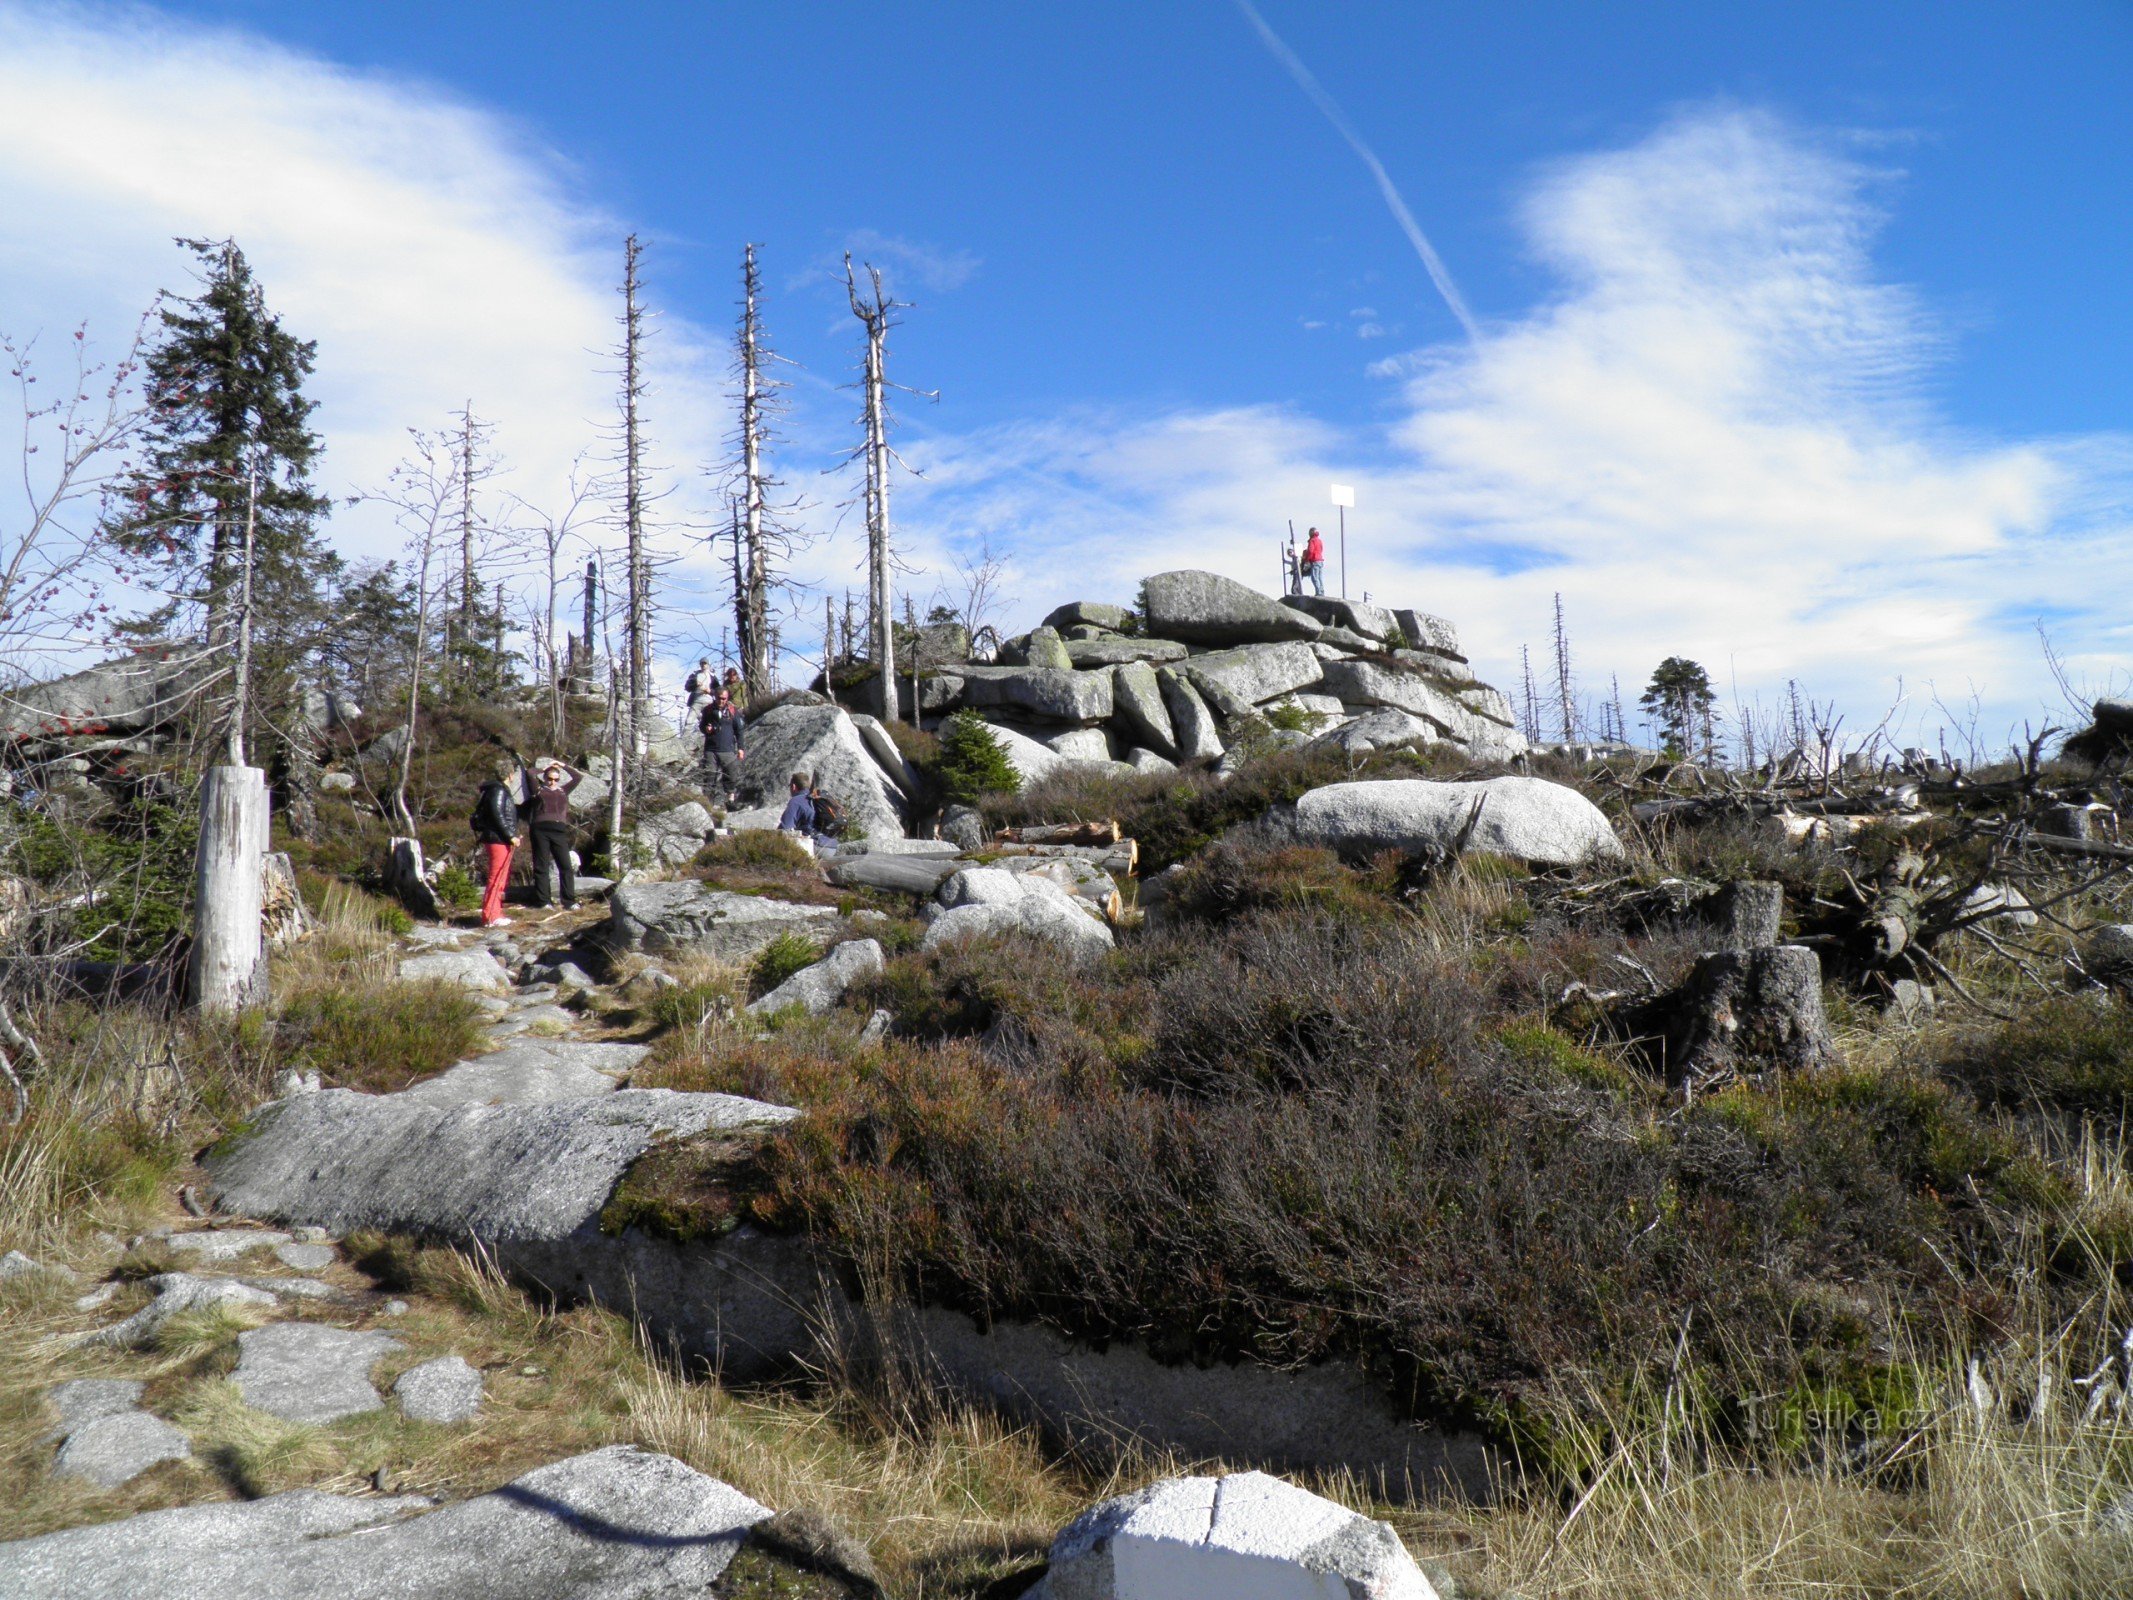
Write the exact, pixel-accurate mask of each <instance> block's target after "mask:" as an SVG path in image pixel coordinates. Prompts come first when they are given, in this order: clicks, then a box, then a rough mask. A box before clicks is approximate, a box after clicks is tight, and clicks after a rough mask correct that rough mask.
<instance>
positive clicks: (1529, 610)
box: [926, 110, 2133, 727]
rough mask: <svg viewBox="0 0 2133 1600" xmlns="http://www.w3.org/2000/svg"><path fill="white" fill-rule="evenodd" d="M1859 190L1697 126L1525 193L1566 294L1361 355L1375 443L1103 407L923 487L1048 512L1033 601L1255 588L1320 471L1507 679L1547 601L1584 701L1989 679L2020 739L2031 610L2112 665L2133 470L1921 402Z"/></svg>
mask: <svg viewBox="0 0 2133 1600" xmlns="http://www.w3.org/2000/svg"><path fill="white" fill-rule="evenodd" d="M1874 182H1875V175H1874V174H1872V173H1869V172H1867V171H1865V170H1863V169H1862V168H1860V167H1858V166H1857V165H1855V164H1853V163H1852V162H1851V161H1849V160H1847V159H1846V158H1844V157H1843V156H1842V155H1840V154H1838V153H1836V152H1835V151H1833V150H1831V149H1828V148H1825V147H1823V146H1822V145H1820V144H1818V143H1817V142H1815V141H1814V140H1812V139H1809V138H1807V137H1804V136H1802V135H1801V134H1799V133H1797V132H1795V131H1793V130H1790V129H1788V128H1787V127H1785V126H1783V125H1782V124H1780V123H1778V122H1776V121H1775V120H1773V119H1771V118H1768V117H1766V116H1761V115H1758V114H1755V113H1752V112H1745V111H1738V110H1719V111H1713V112H1707V113H1703V114H1698V115H1691V116H1686V117H1683V118H1681V119H1680V120H1678V121H1676V122H1674V123H1672V124H1670V125H1668V126H1667V127H1665V128H1663V129H1661V130H1660V131H1658V132H1657V133H1655V134H1654V135H1653V136H1652V137H1650V138H1649V139H1647V140H1645V141H1644V142H1642V143H1640V144H1638V145H1636V146H1634V147H1632V148H1629V149H1626V150H1621V151H1615V152H1609V153H1604V154H1599V155H1592V156H1586V157H1581V158H1577V159H1574V160H1570V161H1566V162H1564V163H1563V164H1561V165H1560V166H1559V167H1557V168H1555V169H1554V170H1553V171H1551V172H1549V173H1548V174H1546V175H1545V176H1544V177H1543V178H1542V179H1541V180H1540V181H1539V182H1538V183H1537V184H1536V185H1535V186H1534V188H1533V190H1532V192H1531V194H1530V195H1529V197H1528V199H1527V202H1526V204H1525V207H1524V212H1523V216H1524V222H1525V226H1526V230H1527V233H1528V236H1529V237H1530V239H1531V240H1532V243H1533V247H1534V249H1535V251H1536V253H1537V254H1538V255H1539V256H1540V258H1541V259H1542V261H1544V262H1545V263H1546V264H1547V265H1548V266H1549V267H1550V268H1552V269H1553V271H1554V272H1555V274H1556V275H1557V277H1558V280H1559V282H1560V285H1561V287H1560V290H1559V292H1558V293H1557V294H1556V296H1555V297H1554V298H1553V299H1551V300H1549V301H1548V302H1546V303H1544V304H1542V305H1540V306H1538V307H1536V308H1535V309H1533V310H1532V311H1531V312H1529V313H1528V314H1527V315H1525V316H1523V317H1519V318H1513V319H1508V320H1503V321H1499V322H1498V323H1496V324H1495V325H1493V326H1491V327H1489V328H1487V329H1485V330H1484V331H1483V333H1482V335H1481V337H1480V338H1479V339H1478V340H1477V341H1476V342H1475V343H1473V344H1472V345H1471V346H1469V345H1465V344H1458V345H1446V346H1438V347H1433V348H1430V349H1427V350H1423V351H1417V352H1410V353H1408V354H1407V355H1406V356H1404V357H1395V358H1389V359H1387V360H1384V361H1379V362H1375V363H1373V364H1372V365H1371V368H1370V371H1371V372H1372V374H1374V375H1378V376H1384V377H1390V378H1396V379H1398V380H1399V381H1401V382H1402V383H1403V384H1404V391H1403V392H1404V397H1405V402H1406V404H1405V407H1404V414H1403V415H1402V417H1401V419H1400V420H1399V421H1398V423H1397V424H1396V425H1395V426H1393V427H1392V428H1391V429H1390V430H1389V431H1388V433H1387V434H1386V435H1385V436H1383V437H1377V438H1364V437H1353V436H1350V437H1341V436H1336V435H1334V434H1332V433H1331V432H1330V430H1328V429H1326V428H1325V427H1323V426H1320V425H1317V424H1314V423H1312V422H1311V421H1310V420H1309V419H1306V418H1303V417H1300V416H1297V415H1295V414H1293V413H1289V412H1286V411H1281V410H1275V409H1259V410H1251V411H1237V412H1227V413H1223V414H1220V415H1218V416H1213V417H1204V416H1203V417H1194V416H1187V415H1173V416H1166V417H1157V418H1133V419H1126V420H1123V421H1121V420H1117V419H1091V420H1088V421H1086V422H1084V423H1083V424H1082V425H1080V426H1077V427H1073V428H1070V429H1052V430H1028V429H1024V430H1003V431H1002V432H1000V433H998V434H995V435H993V436H989V437H987V438H985V439H983V440H972V441H964V442H963V444H962V445H961V446H959V447H957V450H956V451H950V452H949V453H948V459H949V460H950V461H951V462H953V463H954V470H952V471H951V472H950V473H948V474H947V475H946V476H945V479H944V481H943V483H942V484H940V485H938V486H937V492H938V494H939V496H940V497H941V498H944V499H945V498H952V497H957V496H964V495H968V496H971V497H972V498H974V499H976V500H977V502H978V503H980V504H983V505H985V506H986V507H987V509H988V512H989V513H991V514H993V515H995V516H1006V517H1009V518H1017V517H1019V518H1022V519H1024V520H1026V521H1027V523H1028V524H1029V525H1031V526H1032V527H1033V528H1035V527H1038V526H1043V525H1044V524H1046V523H1047V522H1048V523H1049V525H1050V531H1049V536H1048V540H1047V546H1048V550H1049V552H1050V554H1049V556H1047V554H1046V553H1045V550H1044V549H1043V548H1040V549H1035V550H1031V551H1029V552H1026V554H1025V560H1026V561H1027V562H1028V563H1029V564H1030V566H1031V567H1032V569H1033V570H1031V571H1030V573H1029V576H1028V577H1027V579H1026V580H1025V588H1026V589H1027V590H1029V591H1030V592H1032V593H1033V594H1064V593H1065V592H1067V591H1068V590H1078V589H1081V588H1084V587H1089V586H1091V579H1090V577H1089V574H1091V573H1117V574H1120V575H1121V577H1122V575H1123V574H1124V573H1126V572H1129V571H1130V572H1134V573H1138V572H1143V571H1147V570H1150V569H1151V568H1153V567H1154V566H1156V565H1157V563H1158V562H1159V561H1162V560H1172V561H1177V562H1189V563H1191V564H1193V565H1203V566H1213V567H1217V568H1220V569H1221V570H1225V571H1228V572H1230V573H1232V574H1233V575H1234V576H1237V577H1240V578H1244V579H1247V580H1253V581H1258V582H1260V583H1262V584H1264V583H1266V582H1267V581H1268V572H1269V570H1270V569H1271V565H1272V562H1271V551H1272V549H1273V544H1274V540H1275V538H1276V536H1277V534H1278V532H1280V531H1281V530H1282V529H1283V528H1284V526H1285V523H1286V519H1287V518H1288V517H1289V516H1290V515H1291V514H1292V513H1293V514H1295V515H1296V516H1297V518H1298V521H1299V522H1301V521H1303V520H1306V519H1313V520H1322V519H1323V518H1324V516H1325V514H1326V512H1325V507H1326V501H1327V490H1326V485H1327V482H1328V481H1329V480H1332V479H1336V478H1337V479H1339V480H1341V481H1344V482H1352V483H1354V484H1356V485H1357V486H1358V508H1357V510H1356V511H1355V512H1354V513H1353V514H1352V515H1351V518H1350V522H1351V530H1352V531H1351V538H1350V571H1351V580H1350V582H1351V587H1352V588H1353V589H1356V590H1358V591H1360V590H1362V589H1368V590H1369V591H1370V592H1371V593H1372V594H1373V595H1374V596H1376V597H1379V598H1388V599H1393V600H1395V601H1397V602H1398V603H1403V604H1405V603H1412V604H1417V605H1419V606H1421V607H1423V608H1424V609H1429V610H1435V611H1439V612H1442V613H1444V614H1446V615H1449V616H1451V617H1452V618H1454V619H1455V620H1457V621H1458V622H1460V623H1461V624H1462V625H1463V627H1464V629H1465V632H1466V635H1467V637H1468V639H1469V642H1470V648H1471V649H1472V650H1473V651H1474V653H1475V654H1476V655H1477V657H1478V658H1479V660H1480V661H1481V662H1482V664H1483V665H1484V666H1485V667H1486V668H1487V669H1488V670H1489V671H1490V672H1492V673H1493V674H1494V675H1495V676H1496V677H1497V679H1498V681H1509V680H1510V679H1511V678H1512V677H1513V676H1514V665H1515V662H1516V659H1517V650H1518V646H1519V644H1520V643H1521V642H1524V641H1532V642H1534V643H1535V644H1538V643H1539V642H1540V640H1541V639H1542V638H1543V637H1544V636H1545V633H1546V629H1547V626H1548V623H1549V619H1550V616H1551V597H1552V595H1553V594H1554V593H1555V592H1557V591H1560V592H1561V593H1562V594H1563V595H1564V596H1565V603H1566V606H1567V608H1568V612H1569V619H1570V623H1571V628H1572V634H1573V643H1574V646H1575V649H1576V653H1577V657H1578V661H1579V665H1580V667H1581V668H1582V670H1583V674H1584V677H1585V681H1586V683H1587V684H1589V685H1593V686H1595V687H1604V685H1605V682H1606V675H1607V673H1608V672H1610V671H1613V672H1618V673H1619V674H1620V676H1621V678H1622V680H1623V682H1624V684H1625V685H1626V686H1628V689H1627V692H1628V693H1629V695H1630V697H1631V698H1634V693H1635V688H1636V687H1637V686H1641V684H1642V682H1643V681H1644V678H1645V675H1646V674H1648V673H1649V671H1650V669H1651V667H1652V666H1653V665H1654V664H1655V663H1656V662H1657V661H1658V659H1659V658H1660V657H1661V656H1663V655H1667V654H1673V653H1683V654H1688V655H1692V656H1695V657H1698V658H1699V659H1702V660H1703V661H1705V662H1706V664H1707V665H1709V667H1710V668H1711V670H1712V673H1713V676H1714V677H1715V678H1717V679H1718V680H1719V681H1721V682H1728V681H1732V682H1737V683H1738V684H1739V685H1740V686H1741V688H1742V690H1743V692H1744V693H1749V694H1755V693H1762V694H1771V693H1776V692H1780V691H1782V688H1783V686H1784V684H1785V682H1786V681H1787V680H1788V679H1792V678H1797V679H1799V680H1801V681H1802V683H1803V684H1804V685H1805V686H1806V687H1807V688H1808V689H1810V690H1812V691H1813V692H1815V693H1817V694H1819V695H1831V694H1834V695H1836V696H1837V697H1839V698H1840V699H1841V700H1842V701H1843V702H1844V703H1845V704H1846V705H1847V707H1848V708H1849V709H1850V711H1851V715H1852V720H1853V724H1854V726H1856V725H1857V724H1858V722H1859V720H1860V718H1861V717H1862V716H1866V714H1867V713H1868V712H1869V711H1870V710H1871V711H1872V713H1873V716H1878V715H1879V711H1880V709H1881V708H1882V707H1883V706H1885V705H1886V704H1887V703H1888V702H1889V701H1890V700H1891V699H1892V698H1893V697H1894V696H1895V694H1896V686H1897V683H1898V681H1899V679H1900V680H1902V682H1903V683H1904V684H1905V685H1906V687H1907V689H1908V690H1909V691H1910V692H1912V693H1913V694H1914V696H1918V697H1923V699H1926V700H1929V699H1930V696H1925V695H1924V687H1923V686H1924V685H1925V684H1926V683H1927V682H1928V681H1930V682H1931V683H1933V684H1934V685H1936V686H1937V687H1938V689H1939V690H1940V692H1941V693H1942V694H1943V695H1946V696H1949V697H1951V698H1953V697H1962V696H1967V695H1968V693H1969V692H1970V690H1971V688H1972V686H1977V687H1978V689H1979V691H1980V693H1981V694H1982V697H1983V699H1984V701H1985V705H1986V716H1987V724H1988V727H1990V726H1991V724H1992V723H1993V720H1994V719H1995V718H1998V719H2002V720H2003V721H2011V720H2013V719H2015V718H2017V717H2019V716H2020V715H2022V714H2024V712H2025V711H2027V710H2029V709H2031V708H2034V707H2035V706H2037V705H2038V704H2039V703H2040V702H2041V701H2042V700H2044V699H2045V698H2047V697H2048V696H2049V693H2050V686H2049V683H2048V680H2047V679H2046V675H2045V671H2044V667H2043V663H2042V660H2041V658H2040V655H2039V652H2038V649H2037V644H2036V639H2035V635H2034V631H2033V622H2034V619H2035V618H2036V617H2037V616H2039V615H2047V616H2049V617H2050V618H2051V619H2052V623H2053V627H2054V631H2055V634H2056V635H2057V637H2058V639H2059V642H2060V643H2061V645H2062V646H2063V647H2065V648H2066V649H2067V652H2068V654H2069V656H2070V657H2071V658H2072V659H2073V661H2074V662H2075V663H2076V665H2077V666H2079V667H2083V668H2086V669H2088V670H2090V671H2091V672H2101V671H2103V670H2105V669H2107V668H2108V666H2109V664H2110V661H2111V659H2112V657H2111V655H2110V652H2111V651H2112V650H2114V649H2119V648H2122V646H2123V643H2124V640H2125V637H2126V628H2125V625H2124V624H2123V622H2122V621H2120V620H2119V619H2122V618H2123V617H2124V615H2125V614H2126V609H2127V606H2126V602H2127V600H2128V599H2129V598H2133V595H2129V593H2128V591H2129V589H2133V579H2129V575H2128V574H2127V573H2126V571H2125V568H2124V564H2123V562H2122V560H2119V561H2112V560H2109V559H2105V558H2104V552H2105V551H2107V550H2108V549H2109V548H2111V546H2112V543H2113V541H2122V539H2123V536H2124V532H2125V528H2124V520H2125V519H2124V517H2123V513H2122V511H2121V510H2119V509H2117V508H2119V507H2121V506H2122V504H2123V496H2122V495H2114V494H2112V493H2110V492H2109V486H2110V485H2111V484H2112V483H2122V482H2123V480H2124V475H2125V471H2126V469H2127V467H2128V465H2129V463H2133V450H2129V449H2128V448H2127V446H2126V444H2125V442H2124V441H2120V440H2111V439H2099V440H2090V441H2031V442H2011V443H1993V442H1987V441H1977V440H1973V439H1970V438H1967V437H1965V436H1963V435H1962V434H1960V433H1959V432H1958V431H1957V430H1956V429H1955V428H1953V427H1952V426H1951V425H1949V424H1947V423H1946V422H1945V421H1943V420H1942V419H1941V418H1940V417H1939V416H1938V415H1937V414H1936V412H1935V409H1934V407H1933V405H1932V403H1931V400H1930V395H1929V393H1928V391H1927V388H1926V386H1925V381H1924V380H1925V378H1926V375H1927V374H1928V373H1929V371H1930V369H1931V365H1932V363H1933V362H1934V361H1935V360H1936V359H1937V358H1939V357H1941V356H1942V355H1943V354H1944V353H1945V352H1944V345H1943V341H1942V339H1941V337H1940V335H1939V333H1938V331H1937V329H1936V328H1935V327H1934V325H1933V323H1932V320H1931V319H1930V317H1929V316H1928V315H1927V313H1926V312H1925V310H1924V309H1923V307H1922V306H1921V304H1920V303H1919V301H1918V299H1917V297H1916V296H1915V295H1913V294H1911V293H1909V292H1908V291H1906V290H1905V289H1903V288H1902V287H1901V286H1897V285H1893V284H1890V283H1888V282H1886V281H1884V280H1883V279H1882V278H1881V277H1879V276H1878V275H1877V273H1876V272H1875V269H1874V264H1873V262H1872V260H1871V256H1870V252H1869V247H1870V244H1871V241H1872V236H1873V232H1874V229H1875V227H1876V225H1877V223H1878V220H1879V219H1878V215H1877V213H1876V211H1875V210H1874V209H1873V207H1872V206H1871V205H1870V204H1869V203H1868V200H1867V195H1868V193H1869V190H1870V188H1871V186H1872V185H1873V183H1874ZM1358 314H1360V313H1358ZM1358 331H1360V330H1358ZM944 448H945V447H944ZM981 461H982V462H983V464H982V465H981ZM1016 479H1028V480H1031V482H1032V483H1033V484H1042V485H1044V486H1045V488H1044V489H1041V490H1035V491H1034V493H1035V494H1036V495H1037V496H1038V500H1037V502H1036V503H1031V498H1030V497H1031V495H1032V493H1033V490H1032V489H1030V488H1024V489H1021V490H1019V491H1018V490H1017V489H1015V488H1014V487H1013V486H1012V485H1013V482H1014V480H1016ZM1055 483H1057V484H1063V485H1066V486H1070V488H1071V493H1068V494H1066V495H1064V496H1062V497H1061V498H1060V500H1059V502H1058V503H1057V505H1056V507H1055V506H1053V505H1051V504H1049V503H1046V502H1044V501H1043V499H1042V496H1043V494H1044V493H1045V491H1046V490H1049V489H1050V487H1051V486H1052V485H1053V484H1055ZM926 509H927V511H928V512H929V514H930V513H934V512H935V502H934V501H932V500H929V501H928V502H927V503H926ZM942 510H943V512H945V508H942ZM948 526H951V527H952V523H951V524H948ZM2118 547H2119V548H2120V549H2121V550H2122V548H2123V546H2122V543H2121V544H2119V546H2118ZM1040 564H1041V570H1038V569H1039V567H1040ZM1098 587H1103V586H1102V585H1098ZM1125 587H1129V585H1127V584H1125V583H1123V582H1121V581H1114V582H1112V583H1111V584H1110V585H1109V586H1108V592H1109V594H1110V595H1111V597H1114V598H1115V597H1116V596H1117V594H1118V593H1119V592H1120V591H1121V590H1122V588H1125ZM2118 659H2119V660H2122V659H2123V657H2122V656H2121V657H2119V658H2118ZM1928 714H1929V713H1928V712H1924V711H1922V712H1920V713H1919V715H1920V716H1925V715H1928ZM1867 720H1869V721H1871V720H1873V717H1868V719H1867Z"/></svg>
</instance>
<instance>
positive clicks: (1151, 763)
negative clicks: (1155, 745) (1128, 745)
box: [1126, 745, 1178, 773]
mask: <svg viewBox="0 0 2133 1600" xmlns="http://www.w3.org/2000/svg"><path fill="white" fill-rule="evenodd" d="M1126 765H1127V766H1129V767H1131V768H1132V769H1133V770H1134V771H1135V772H1156V773H1162V772H1175V771H1177V770H1178V764H1177V763H1176V762H1175V761H1172V760H1171V759H1170V758H1169V757H1168V756H1159V755H1157V754H1156V753H1155V752H1154V751H1153V750H1143V749H1141V748H1140V747H1139V746H1138V745H1136V746H1134V747H1133V748H1132V749H1131V750H1128V751H1127V752H1126Z"/></svg>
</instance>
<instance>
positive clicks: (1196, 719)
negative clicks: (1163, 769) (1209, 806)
mask: <svg viewBox="0 0 2133 1600" xmlns="http://www.w3.org/2000/svg"><path fill="white" fill-rule="evenodd" d="M1155 681H1156V683H1157V685H1158V686H1159V687H1160V688H1161V690H1162V693H1163V709H1164V710H1165V711H1167V712H1168V713H1169V714H1170V726H1171V729H1172V744H1173V747H1174V748H1175V750H1176V752H1177V759H1178V760H1180V761H1219V760H1220V759H1221V758H1222V734H1221V731H1220V730H1219V729H1217V728H1216V726H1215V715H1214V713H1213V712H1212V711H1210V710H1208V709H1207V702H1206V701H1205V700H1203V699H1201V698H1200V691H1199V690H1197V689H1195V688H1194V687H1193V686H1192V683H1191V682H1190V680H1188V679H1187V678H1186V677H1185V676H1184V675H1183V674H1182V673H1180V672H1178V671H1176V670H1175V669H1173V668H1170V667H1159V668H1157V669H1156V674H1155Z"/></svg>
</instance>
